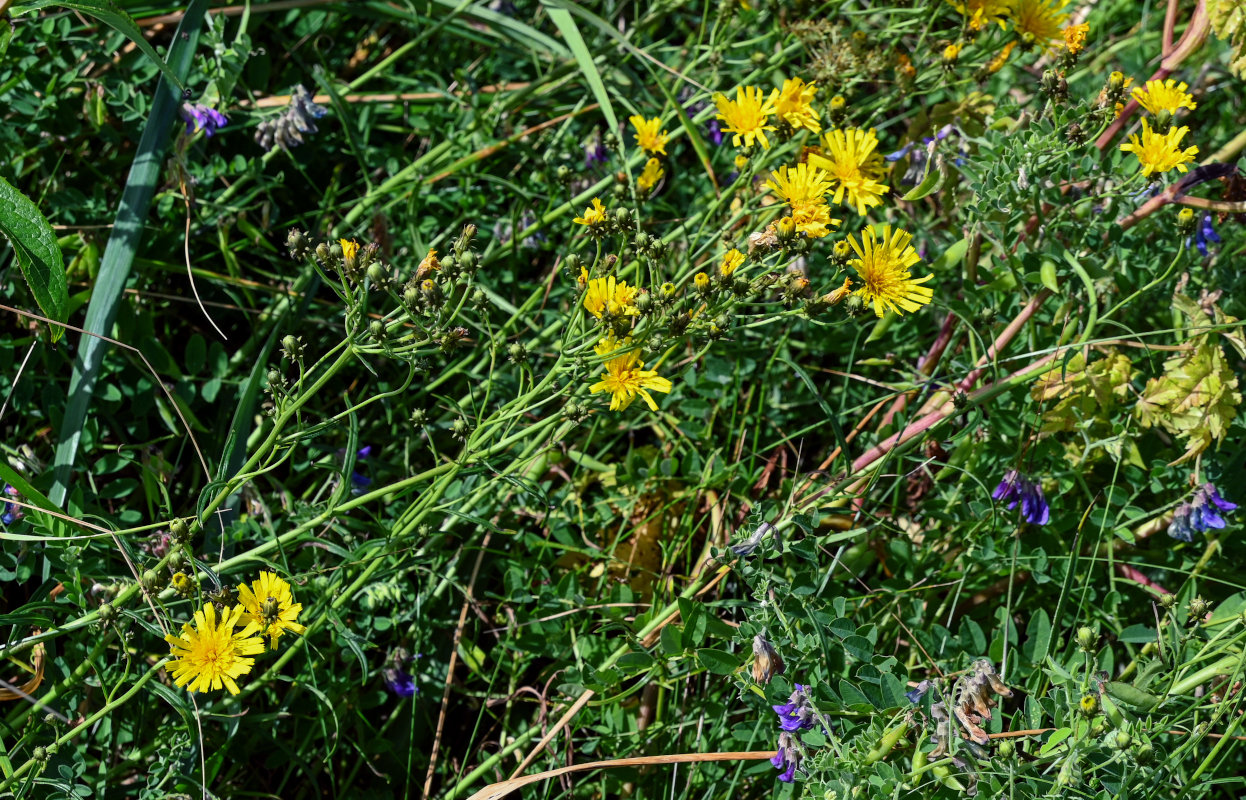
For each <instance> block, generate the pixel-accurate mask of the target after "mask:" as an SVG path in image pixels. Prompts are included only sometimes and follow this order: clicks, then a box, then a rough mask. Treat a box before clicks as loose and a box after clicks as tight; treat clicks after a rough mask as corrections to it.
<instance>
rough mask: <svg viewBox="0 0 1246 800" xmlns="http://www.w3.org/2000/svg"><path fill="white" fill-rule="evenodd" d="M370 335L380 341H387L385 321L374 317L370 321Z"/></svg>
mask: <svg viewBox="0 0 1246 800" xmlns="http://www.w3.org/2000/svg"><path fill="white" fill-rule="evenodd" d="M368 335H369V336H371V337H372V338H373V339H375V340H377V341H378V342H382V341H385V323H384V322H381V321H380V320H379V319H374V320H372V321H371V322H369V323H368Z"/></svg>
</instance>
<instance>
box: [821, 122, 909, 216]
mask: <svg viewBox="0 0 1246 800" xmlns="http://www.w3.org/2000/svg"><path fill="white" fill-rule="evenodd" d="M822 145H823V146H822V152H821V153H815V154H813V155H811V156H809V163H810V164H812V165H813V166H815V167H818V168H820V169H824V170H826V172H827V173H828V174H829V175H830V177H831V180H832V181H833V182H834V185H835V197H834V198H833V202H836V203H839V202H842V201H843V199H844V196H845V195H847V198H848V205H850V206H854V207H855V208H856V209H857V213H858V214H860V215H862V216H864V215H865V212H866V210H867V209H868V208H870V207H871V206H877V205H881V204H882V202H883V200H882V196H883V195H884V194H886V193H887V192H888V191H890V190H889V189H888V187H887V186H886V185H885V184H883V183H882V182H881V181H880V180H879V179H880V178H881V177H882V175H883V168H884V167H883V157H882V155H881V154H880V153H877V152H875V149H876V148H877V147H878V138H877V137H876V136H875V135H874V131H873V130H869V131H864V130H861V129H859V128H848V129H846V130H834V131H831V132H830V133H828V134H826V135H825V136H824V137H822Z"/></svg>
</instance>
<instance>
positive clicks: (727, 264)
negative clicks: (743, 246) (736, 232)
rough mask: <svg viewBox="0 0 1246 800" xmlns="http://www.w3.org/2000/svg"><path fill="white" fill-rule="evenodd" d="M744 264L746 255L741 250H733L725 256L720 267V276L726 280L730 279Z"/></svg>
mask: <svg viewBox="0 0 1246 800" xmlns="http://www.w3.org/2000/svg"><path fill="white" fill-rule="evenodd" d="M743 263H744V254H743V253H741V252H740V251H739V250H736V249H734V248H733V249H731V250H728V251H727V254H726V255H724V256H723V260H722V263H721V264H719V265H718V274H719V275H721V276H723V277H724V278H730V277H731V275H732V273H734V272H735V271H736V270H737V269H739V268H740V265H741V264H743Z"/></svg>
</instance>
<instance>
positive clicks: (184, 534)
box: [169, 519, 190, 544]
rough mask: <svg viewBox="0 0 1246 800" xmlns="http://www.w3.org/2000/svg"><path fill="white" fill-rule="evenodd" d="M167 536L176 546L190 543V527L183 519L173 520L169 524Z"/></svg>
mask: <svg viewBox="0 0 1246 800" xmlns="http://www.w3.org/2000/svg"><path fill="white" fill-rule="evenodd" d="M169 535H170V536H172V537H173V541H175V542H177V543H178V544H186V543H187V542H189V541H190V526H189V525H187V524H186V520H184V519H174V520H173V521H172V522H170V523H169Z"/></svg>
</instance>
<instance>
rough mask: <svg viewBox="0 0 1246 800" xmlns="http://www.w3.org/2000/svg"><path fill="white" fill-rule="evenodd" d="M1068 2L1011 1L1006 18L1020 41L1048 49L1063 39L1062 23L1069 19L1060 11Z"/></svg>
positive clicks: (1061, 0) (1057, 0) (1060, 0)
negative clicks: (1010, 22) (1019, 37)
mask: <svg viewBox="0 0 1246 800" xmlns="http://www.w3.org/2000/svg"><path fill="white" fill-rule="evenodd" d="M1068 4H1069V0H1012V2H1011V3H1010V5H1009V8H1008V18H1009V19H1010V20H1011V21H1012V24H1013V27H1014V28H1016V30H1017V33H1018V34H1019V35H1020V36H1021V41H1022V42H1023V43H1026V44H1032V45H1034V46H1036V47H1039V48H1041V49H1044V50H1046V49H1048V48H1050V47H1051V46H1052V44H1054V43H1055V42H1057V41H1061V40H1063V39H1064V31H1063V28H1064V22H1065V20H1067V19H1068V18H1069V15H1068V13H1067V12H1065V11H1063V10H1062V9H1063V8H1064V7H1065V6H1067V5H1068Z"/></svg>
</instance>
